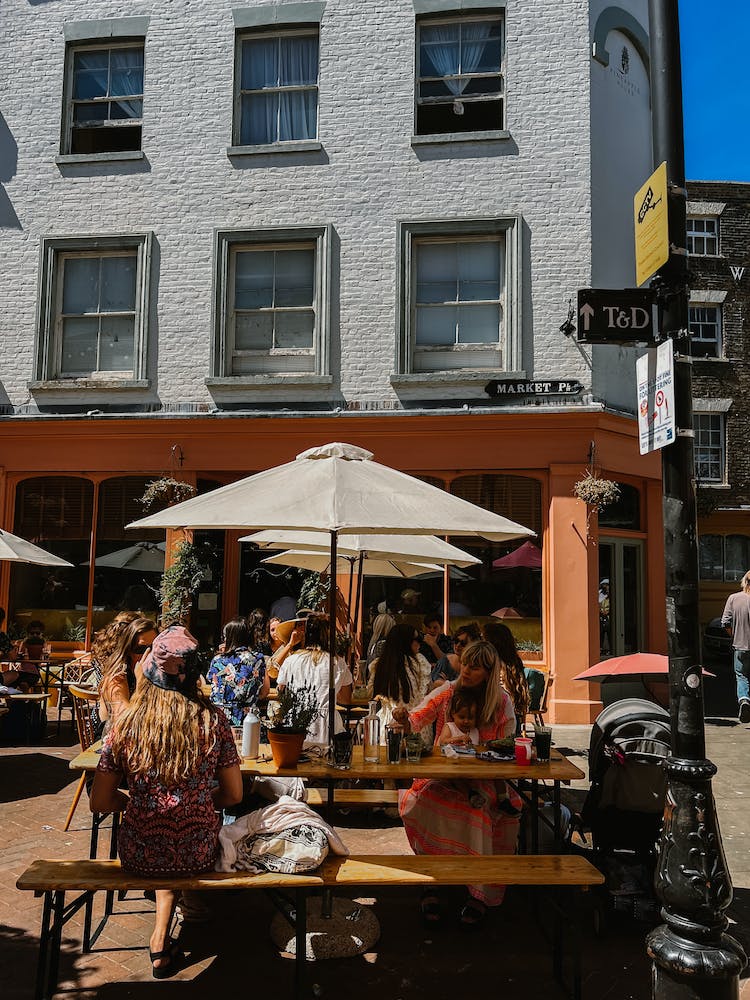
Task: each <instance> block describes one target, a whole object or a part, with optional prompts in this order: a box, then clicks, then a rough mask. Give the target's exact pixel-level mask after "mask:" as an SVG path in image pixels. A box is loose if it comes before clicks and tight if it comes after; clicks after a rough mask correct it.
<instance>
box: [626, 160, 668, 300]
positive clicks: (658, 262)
mask: <svg viewBox="0 0 750 1000" xmlns="http://www.w3.org/2000/svg"><path fill="white" fill-rule="evenodd" d="M633 214H634V216H635V283H636V285H642V284H643V282H644V281H648V279H649V278H650V277H651V276H652V275H654V274H656V272H657V271H658V270H659V268H660V267H661V266H662V264H666V262H667V261H668V260H669V213H668V209H667V163H666V160H665V161H664V163H661V164H660V165H659V166H658V167H657V168H656V170H655V171H654V172H653V174H651V176H650V177H649V179H648V180H647V181H646V183H645V184H644V185H643V187H642V188H641V189H640V191H638V193H637V194H636V196H635V198H634V199H633Z"/></svg>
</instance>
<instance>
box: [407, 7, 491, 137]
mask: <svg viewBox="0 0 750 1000" xmlns="http://www.w3.org/2000/svg"><path fill="white" fill-rule="evenodd" d="M504 48H505V41H504V32H503V20H502V17H499V16H498V17H483V18H478V17H462V18H451V19H449V20H439V21H437V20H428V21H427V20H426V21H420V22H419V23H418V24H417V61H418V68H417V99H416V103H417V112H416V118H417V134H418V135H430V134H446V133H457V132H461V133H466V132H486V131H496V130H502V129H503V128H504V127H505V126H504V120H505V115H504V90H505V88H504V78H503V77H504V74H503V63H504Z"/></svg>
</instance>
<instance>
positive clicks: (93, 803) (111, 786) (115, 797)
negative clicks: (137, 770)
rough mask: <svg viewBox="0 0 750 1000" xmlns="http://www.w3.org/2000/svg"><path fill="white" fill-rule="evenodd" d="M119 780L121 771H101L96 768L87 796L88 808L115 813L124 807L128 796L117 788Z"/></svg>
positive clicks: (97, 811)
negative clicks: (89, 793) (89, 792)
mask: <svg viewBox="0 0 750 1000" xmlns="http://www.w3.org/2000/svg"><path fill="white" fill-rule="evenodd" d="M121 781H122V772H121V771H102V770H101V769H99V768H97V770H96V772H95V774H94V783H93V785H92V786H91V795H90V796H89V809H90V810H91V812H92V813H116V812H122V811H123V810H124V809H125V807H126V806H127V804H128V796H127V795H126V794H125V792H124V791H123V790H122V789H121V788H118V785H119V784H120V782H121Z"/></svg>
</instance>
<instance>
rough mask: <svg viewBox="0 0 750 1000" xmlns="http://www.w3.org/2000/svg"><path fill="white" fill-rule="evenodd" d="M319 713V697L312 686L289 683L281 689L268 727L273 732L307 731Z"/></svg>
mask: <svg viewBox="0 0 750 1000" xmlns="http://www.w3.org/2000/svg"><path fill="white" fill-rule="evenodd" d="M272 704H273V703H272ZM319 715H320V709H319V708H318V698H317V695H316V694H315V691H314V690H313V689H312V688H311V687H291V686H290V685H287V686H286V687H283V688H281V689H280V690H279V696H278V698H277V700H276V702H275V705H274V709H273V718H270V717H269V719H268V721H267V728H268V730H269V731H270V732H272V733H306V732H307V731H308V729H309V728H310V723H311V722H312V721H313V719H317V717H318V716H319Z"/></svg>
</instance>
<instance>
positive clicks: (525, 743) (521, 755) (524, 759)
mask: <svg viewBox="0 0 750 1000" xmlns="http://www.w3.org/2000/svg"><path fill="white" fill-rule="evenodd" d="M515 749H516V764H530V763H531V740H530V739H529V737H528V736H516V744H515Z"/></svg>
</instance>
